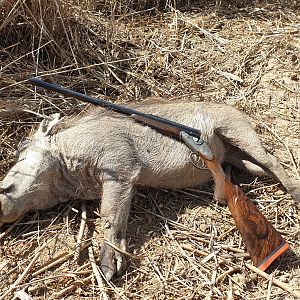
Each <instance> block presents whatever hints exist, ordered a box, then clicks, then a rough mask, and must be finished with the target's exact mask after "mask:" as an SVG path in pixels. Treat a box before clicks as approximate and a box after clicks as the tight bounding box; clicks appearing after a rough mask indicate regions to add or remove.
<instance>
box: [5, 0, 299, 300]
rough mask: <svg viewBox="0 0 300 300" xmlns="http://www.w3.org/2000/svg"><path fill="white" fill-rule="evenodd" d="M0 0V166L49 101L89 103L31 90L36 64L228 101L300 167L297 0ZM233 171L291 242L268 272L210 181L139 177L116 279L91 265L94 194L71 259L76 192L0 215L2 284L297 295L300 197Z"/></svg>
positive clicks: (108, 91) (73, 107)
mask: <svg viewBox="0 0 300 300" xmlns="http://www.w3.org/2000/svg"><path fill="white" fill-rule="evenodd" d="M0 2H1V3H0V5H1V7H0V57H1V61H0V63H1V66H0V67H1V69H0V127H1V132H0V142H1V148H0V159H1V160H0V179H1V177H3V176H4V174H5V172H6V171H7V170H8V168H9V167H10V166H11V165H12V163H13V161H14V151H15V148H16V145H17V143H18V141H19V140H20V139H21V138H22V137H23V136H24V135H26V134H28V132H30V131H31V130H32V128H33V126H34V125H35V124H36V123H37V122H39V121H40V120H41V119H42V116H43V115H48V114H50V113H53V112H57V111H60V112H61V113H62V114H72V113H74V112H77V111H79V110H80V109H81V108H82V107H83V106H84V105H83V104H81V103H79V102H78V101H75V100H73V99H65V98H62V97H60V96H58V95H53V94H52V93H46V92H44V91H39V93H36V92H35V89H34V88H33V87H32V86H31V85H30V84H29V83H28V82H27V81H26V80H27V78H28V77H29V76H32V75H39V76H42V77H43V78H45V79H47V80H50V81H55V82H58V83H60V84H63V85H65V86H68V87H71V88H73V89H75V90H77V91H83V92H86V93H88V94H90V95H94V96H99V97H105V98H108V99H109V100H112V101H114V100H118V101H119V102H128V101H142V99H143V98H145V97H147V96H163V97H167V98H168V99H170V101H172V99H175V98H185V97H186V96H189V97H192V98H194V99H196V100H197V99H198V100H203V99H204V100H205V101H218V102H227V103H230V104H232V105H234V106H236V107H238V108H240V109H241V110H244V111H245V112H246V113H247V114H248V115H249V116H250V117H252V120H253V125H254V126H255V127H256V129H257V132H258V133H259V134H260V136H261V138H262V140H263V142H264V143H265V145H266V147H267V149H268V150H269V151H271V152H272V153H274V154H275V155H276V156H277V157H278V158H280V160H281V162H282V164H283V165H284V166H285V168H286V169H287V171H288V172H289V174H290V175H291V176H293V177H298V178H299V170H300V168H299V162H300V151H299V146H300V138H299V137H300V128H299V126H300V125H299V119H300V111H299V110H300V108H299V106H300V102H299V93H300V88H299V80H300V42H299V35H300V16H299V13H300V6H299V4H298V1H283V0H282V1H246V0H244V1H225V0H220V1H216V2H214V1H184V0H181V1H175V0H169V1H167V0H165V1H160V0H156V1H155V0H153V1H145V0H136V1H133V0H127V1H126V0H119V1H111V0H110V1H104V0H103V1H93V0H86V1H75V0H73V1H72V0H54V1H40V0H36V1H26V0H18V1H12V0H4V1H0ZM198 2H201V4H199V3H198ZM33 3H34V4H33ZM236 176H237V177H238V179H239V181H240V182H242V183H243V184H242V187H243V190H244V191H246V192H247V193H248V196H249V197H250V199H253V200H254V199H256V200H257V201H258V205H259V207H260V209H261V210H262V211H263V213H264V214H265V216H266V217H267V218H268V219H269V220H270V221H271V222H272V223H273V224H274V225H275V226H276V228H277V229H278V230H279V231H280V232H281V233H282V235H283V236H284V237H285V238H286V240H287V241H288V242H289V244H290V245H291V248H292V249H293V251H292V252H289V253H288V254H287V255H285V256H284V257H283V258H282V259H281V260H280V261H279V262H278V263H277V264H276V265H275V266H274V268H273V269H272V270H270V271H269V273H270V274H272V276H271V278H269V279H265V278H263V277H260V276H255V274H256V273H255V272H253V271H252V270H250V269H249V268H248V267H247V263H248V264H250V262H249V261H248V258H247V255H246V256H245V254H243V253H244V251H245V249H244V246H243V243H242V241H241V238H240V236H239V234H238V232H237V230H236V228H235V226H234V223H233V220H232V218H231V216H230V213H229V211H228V209H227V208H226V207H222V206H219V205H216V204H214V203H212V202H211V199H212V195H211V192H212V187H211V186H208V187H206V188H205V189H202V190H187V191H181V192H176V193H175V192H168V191H162V190H141V191H140V192H139V194H138V195H137V196H136V197H135V199H134V202H133V206H132V212H131V216H130V221H129V229H128V243H129V247H130V248H129V251H130V252H131V253H133V254H134V255H133V256H132V257H130V258H129V261H130V264H129V267H128V269H127V272H126V274H124V275H123V276H122V277H120V278H118V279H115V280H114V281H113V282H112V283H105V282H103V281H101V279H99V276H98V275H97V276H96V275H95V276H93V274H96V271H95V266H94V267H92V265H91V263H90V261H93V258H94V259H95V260H96V261H97V258H98V254H99V249H98V246H97V244H98V243H97V242H96V237H97V236H98V238H99V239H101V236H100V235H101V234H100V233H99V232H97V231H95V224H96V222H97V217H96V212H97V204H96V203H87V208H86V210H87V212H86V213H87V229H88V230H87V229H86V230H85V231H83V236H82V239H83V241H82V247H83V248H84V249H82V251H81V255H80V257H79V260H78V259H77V255H76V254H74V253H77V250H76V251H75V248H76V243H77V242H76V240H77V235H78V231H79V227H80V222H81V204H80V203H77V202H71V203H68V204H65V205H61V206H59V207H55V208H53V209H49V210H47V211H45V212H34V213H31V214H28V215H27V216H26V217H25V218H24V219H23V220H21V221H20V222H19V223H16V224H15V225H5V226H4V227H2V230H3V232H4V233H3V234H2V235H1V245H0V251H1V252H0V253H1V261H0V290H1V293H2V294H1V295H2V298H1V296H0V298H1V299H13V297H16V298H14V299H18V298H17V297H19V298H20V299H27V298H25V296H26V295H29V296H30V297H31V298H30V299H35V300H36V299H51V298H53V297H54V296H55V295H58V294H57V293H61V295H60V298H61V299H63V297H64V299H99V297H100V296H99V295H101V297H102V298H103V299H107V298H111V299H139V298H143V299H240V298H242V297H243V298H244V299H249V300H250V299H251V300H252V299H253V300H254V299H297V297H296V296H293V295H292V294H291V292H290V291H289V289H293V288H299V286H300V270H299V264H300V259H299V253H300V242H299V223H300V215H299V206H297V205H295V204H294V203H293V202H292V201H291V198H290V196H289V195H287V194H285V193H284V192H282V191H281V190H280V189H279V188H278V186H277V184H275V183H274V182H273V181H271V180H270V179H266V178H265V179H257V178H249V176H246V175H241V174H236ZM6 231H7V232H6ZM92 233H94V238H93V240H92V244H93V245H94V251H93V252H91V248H89V247H90V242H91V234H92ZM88 248H89V249H90V250H89V251H88V250H87V249H88ZM74 256H75V257H74ZM244 256H245V257H244ZM96 278H98V279H97V280H96ZM100 278H101V277H100ZM276 280H280V281H281V282H284V283H286V285H287V287H285V288H279V287H277V286H276ZM7 291H10V293H9V294H7ZM63 294H64V296H63ZM28 299H29V298H28Z"/></svg>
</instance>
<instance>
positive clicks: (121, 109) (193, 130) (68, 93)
mask: <svg viewBox="0 0 300 300" xmlns="http://www.w3.org/2000/svg"><path fill="white" fill-rule="evenodd" d="M29 81H30V82H31V83H33V84H34V85H37V86H39V87H43V88H45V89H47V90H52V91H55V92H58V93H60V94H63V95H66V96H71V97H73V98H76V99H78V100H81V101H85V102H88V103H92V104H95V105H99V106H101V107H103V108H108V109H111V110H114V111H117V112H119V113H122V114H126V115H129V116H132V115H138V116H141V117H145V118H147V119H152V120H153V121H157V122H160V123H163V124H166V125H168V126H171V127H174V128H175V127H176V128H177V129H178V133H179V132H180V131H185V132H186V133H188V134H190V135H191V136H193V137H195V138H199V136H200V131H199V130H198V129H196V128H193V127H190V126H187V125H184V124H180V123H177V122H174V121H171V120H168V119H164V118H161V117H158V116H155V115H152V114H146V113H142V112H140V111H137V110H135V109H131V108H128V107H124V106H122V105H119V104H115V103H111V102H108V101H105V100H103V99H96V98H93V97H90V96H88V95H85V94H82V93H79V92H75V91H72V90H70V89H67V88H64V87H62V86H60V85H57V84H53V83H50V82H46V81H43V80H41V79H39V78H36V77H32V78H29ZM136 119H137V118H136ZM178 139H180V137H179V135H178Z"/></svg>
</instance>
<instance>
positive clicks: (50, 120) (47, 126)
mask: <svg viewBox="0 0 300 300" xmlns="http://www.w3.org/2000/svg"><path fill="white" fill-rule="evenodd" d="M59 116H60V115H59V113H56V114H53V115H50V116H49V117H47V118H46V119H44V120H43V121H42V122H41V124H40V126H39V129H38V133H39V134H43V135H48V134H49V133H50V132H51V129H52V128H53V127H54V126H55V125H56V124H57V123H58V121H59Z"/></svg>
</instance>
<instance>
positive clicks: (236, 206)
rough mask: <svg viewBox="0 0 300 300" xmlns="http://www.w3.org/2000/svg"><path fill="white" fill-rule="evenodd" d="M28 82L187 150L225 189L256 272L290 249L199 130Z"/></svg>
mask: <svg viewBox="0 0 300 300" xmlns="http://www.w3.org/2000/svg"><path fill="white" fill-rule="evenodd" d="M29 81H30V82H31V83H32V84H34V85H37V86H39V87H43V88H45V89H48V90H52V91H55V92H58V93H61V94H63V95H67V96H71V97H74V98H76V99H79V100H82V101H85V102H89V103H92V104H95V105H100V106H101V107H104V108H107V109H111V110H113V111H116V112H118V113H122V114H125V115H128V116H130V117H131V118H133V119H134V120H135V121H137V122H140V123H142V124H145V125H147V126H150V127H152V128H154V129H156V130H158V131H159V132H161V133H162V134H166V135H168V136H172V137H173V138H175V139H177V140H179V141H181V142H182V143H184V144H185V145H186V146H187V147H189V148H190V149H191V151H192V152H193V153H194V154H196V155H197V156H198V158H201V159H202V160H203V162H204V163H205V164H206V166H207V168H208V169H209V170H210V171H211V173H212V175H213V178H214V181H215V183H216V186H217V185H218V186H222V187H223V188H224V194H225V198H226V201H227V205H228V207H229V210H230V212H231V215H232V217H233V219H234V221H235V224H236V227H237V229H238V230H239V232H240V234H241V236H242V239H243V241H244V243H245V246H246V249H247V251H248V252H249V254H250V257H251V260H252V261H253V263H254V264H255V265H256V267H257V268H258V269H260V270H262V271H265V270H266V269H267V268H268V267H269V266H270V265H271V264H272V263H273V262H274V260H275V259H276V258H278V257H279V256H281V255H282V254H283V253H284V252H285V251H286V250H287V249H288V248H289V245H288V244H287V242H286V241H285V240H284V239H283V238H282V237H281V235H280V234H279V232H278V231H277V230H276V229H275V228H274V227H273V226H272V225H271V224H270V222H269V221H268V220H267V219H266V218H265V217H264V215H263V214H262V213H261V212H260V211H259V209H258V208H257V207H256V205H255V204H254V203H253V202H252V201H251V200H249V199H248V197H247V196H246V195H245V194H244V193H243V191H242V190H241V189H240V188H239V187H238V186H236V185H234V184H233V183H232V182H231V181H230V180H229V179H228V178H227V177H226V175H225V173H224V171H223V168H222V167H221V165H220V163H219V162H218V160H217V159H216V157H214V155H213V153H212V151H211V149H210V148H209V147H208V145H207V143H206V142H205V141H204V140H203V139H202V138H201V137H200V136H201V134H200V132H199V130H198V129H196V128H192V127H189V126H186V125H183V124H179V123H177V122H174V121H171V120H168V119H165V118H161V117H159V116H155V115H152V114H145V113H142V112H139V111H137V110H134V109H131V108H127V107H124V106H121V105H117V104H114V103H110V102H108V101H104V100H101V99H95V98H92V97H90V96H87V95H84V94H81V93H78V92H75V91H72V90H70V89H66V88H64V87H61V86H59V85H57V84H52V83H49V82H45V81H43V80H41V79H38V78H30V79H29Z"/></svg>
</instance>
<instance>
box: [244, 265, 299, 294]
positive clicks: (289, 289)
mask: <svg viewBox="0 0 300 300" xmlns="http://www.w3.org/2000/svg"><path fill="white" fill-rule="evenodd" d="M245 266H246V267H247V268H248V269H249V270H251V271H253V272H255V273H257V274H258V275H260V276H262V277H264V278H265V279H267V280H271V275H269V274H267V273H265V272H264V271H261V270H260V269H258V268H256V267H255V266H253V265H250V264H245ZM272 282H273V284H275V285H277V286H278V287H280V288H281V289H283V290H285V291H287V292H288V293H290V294H291V295H293V296H294V297H296V298H297V299H300V289H299V288H298V289H297V288H294V287H291V286H290V285H288V284H287V283H284V282H282V281H280V280H278V279H276V278H273V280H272Z"/></svg>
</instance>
